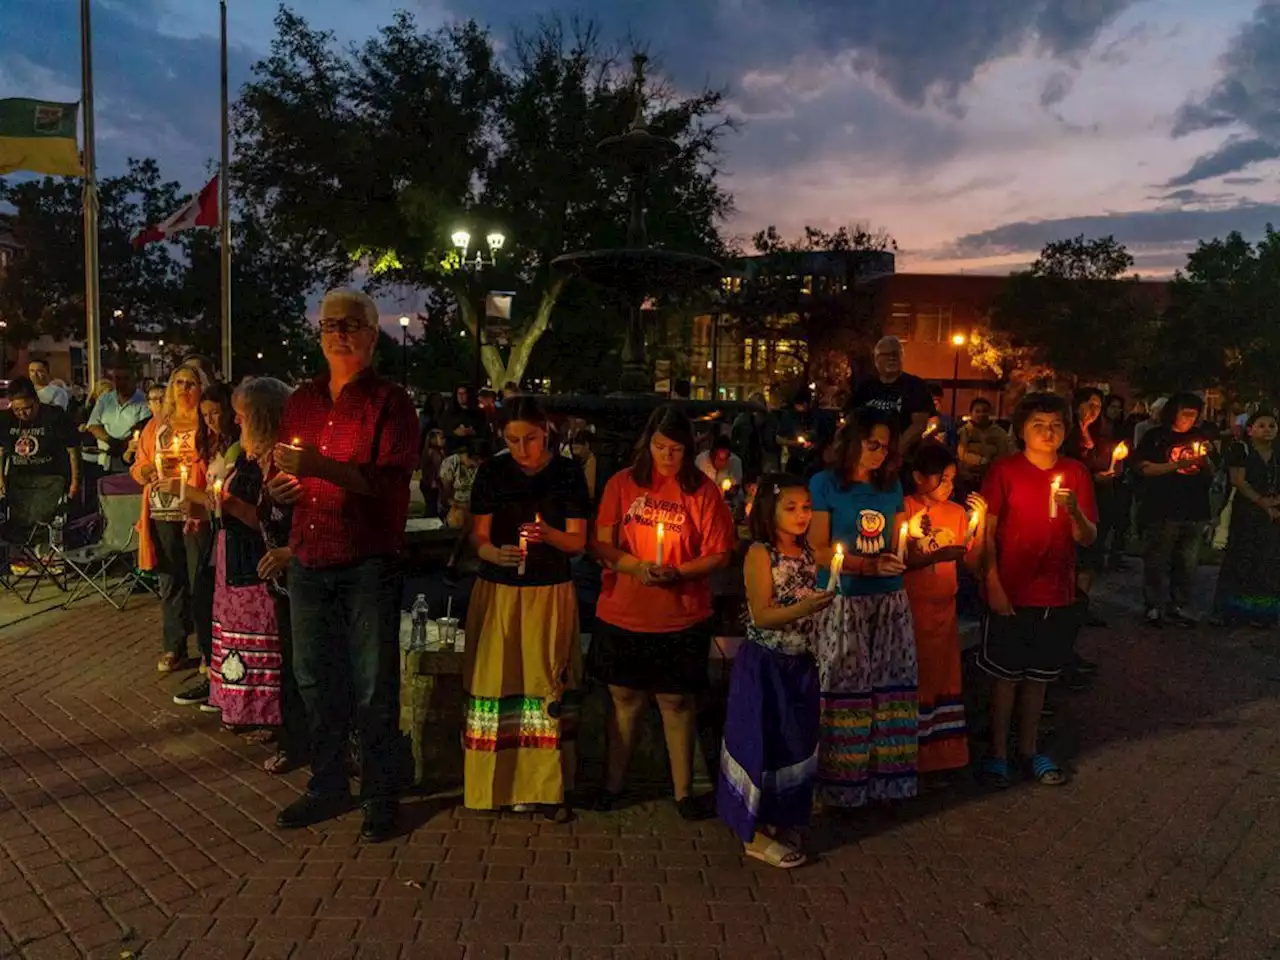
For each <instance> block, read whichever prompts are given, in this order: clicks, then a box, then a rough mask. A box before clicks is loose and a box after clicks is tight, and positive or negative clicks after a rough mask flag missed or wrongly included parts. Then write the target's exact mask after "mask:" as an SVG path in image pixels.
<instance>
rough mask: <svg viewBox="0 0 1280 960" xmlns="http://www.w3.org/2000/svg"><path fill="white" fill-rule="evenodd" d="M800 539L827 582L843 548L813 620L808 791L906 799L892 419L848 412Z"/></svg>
mask: <svg viewBox="0 0 1280 960" xmlns="http://www.w3.org/2000/svg"><path fill="white" fill-rule="evenodd" d="M809 489H810V491H811V493H812V495H813V510H814V514H813V525H812V527H811V528H810V532H809V543H810V545H811V546H812V548H813V551H814V553H815V555H816V557H817V561H818V563H819V564H820V566H821V570H820V573H819V578H820V579H819V585H820V586H821V587H823V588H825V587H826V586H827V583H828V580H829V577H830V574H829V573H828V571H827V565H828V564H829V563H830V562H831V560H832V556H833V554H834V547H835V543H836V542H837V541H838V542H841V543H844V544H846V545H847V548H848V549H847V552H846V554H845V558H844V564H843V567H844V576H843V577H841V583H840V589H839V595H838V596H837V597H836V598H835V601H834V603H833V604H832V605H831V607H830V608H829V609H828V610H827V611H826V612H825V613H824V614H823V615H822V617H821V618H820V625H819V628H818V638H817V654H818V657H817V658H818V673H819V677H820V679H821V687H822V737H821V742H820V747H819V756H818V780H819V783H818V791H819V797H820V799H821V800H822V801H823V802H824V803H827V804H831V805H834V806H842V807H858V806H862V805H863V804H865V803H867V802H868V801H869V800H900V799H904V798H907V797H912V796H915V794H916V716H917V706H916V682H917V677H916V644H915V634H914V631H913V629H912V623H911V606H910V603H909V602H908V600H907V595H906V592H905V591H904V590H903V587H902V573H903V570H904V569H905V566H904V564H903V562H902V560H901V559H900V558H899V555H898V549H899V547H900V544H899V542H898V541H899V539H900V537H901V529H902V524H903V523H904V522H905V521H906V519H907V517H906V514H905V512H904V510H903V506H904V505H903V495H902V484H901V483H900V482H899V481H898V456H897V434H896V426H895V421H893V420H891V419H890V418H889V416H888V415H887V414H884V413H880V412H878V411H873V410H858V411H855V412H854V413H853V414H851V415H850V416H849V417H848V418H847V420H846V423H845V426H844V427H843V428H842V429H841V431H840V434H839V436H838V438H837V445H836V450H835V455H834V464H833V466H831V467H830V468H828V469H826V470H823V471H822V472H820V473H818V474H817V475H816V476H814V477H813V479H812V480H811V481H810V485H809Z"/></svg>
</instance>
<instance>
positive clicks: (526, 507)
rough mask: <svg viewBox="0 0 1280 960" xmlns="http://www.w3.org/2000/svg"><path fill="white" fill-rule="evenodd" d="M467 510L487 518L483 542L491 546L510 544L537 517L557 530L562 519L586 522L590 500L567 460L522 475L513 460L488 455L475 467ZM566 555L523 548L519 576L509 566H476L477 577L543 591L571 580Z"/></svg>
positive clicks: (576, 468)
mask: <svg viewBox="0 0 1280 960" xmlns="http://www.w3.org/2000/svg"><path fill="white" fill-rule="evenodd" d="M471 512H472V514H474V515H475V516H478V517H486V516H487V517H492V518H493V521H492V525H491V527H490V529H489V540H490V542H491V543H493V545H494V546H495V547H507V546H516V545H517V544H519V542H520V526H521V525H522V524H525V523H533V522H534V520H535V519H537V516H538V515H539V514H541V515H542V519H543V521H544V522H546V523H548V524H550V525H551V526H553V527H556V528H557V529H559V530H564V529H565V524H566V521H568V520H586V519H587V518H588V517H589V516H590V514H591V499H590V497H589V496H588V495H587V481H586V478H585V477H584V476H583V474H582V467H580V466H579V465H578V463H577V462H576V461H574V460H571V459H569V458H568V457H560V456H553V457H552V458H551V461H550V462H549V463H548V464H547V465H546V466H545V467H543V468H542V469H541V470H540V471H539V472H537V473H534V474H528V473H525V472H524V471H523V470H522V469H520V465H519V464H517V463H516V461H515V458H514V457H494V458H493V459H491V460H489V461H488V462H486V463H485V464H483V465H482V466H481V467H480V470H479V472H477V473H476V480H475V485H474V486H472V488H471ZM569 560H570V557H569V555H568V554H565V553H561V552H560V551H559V550H557V549H555V547H552V546H550V545H548V544H545V543H531V544H529V554H528V557H527V558H526V560H525V571H524V576H520V574H519V573H518V572H517V570H516V569H515V568H514V567H499V566H497V565H495V564H492V563H488V562H482V563H481V564H480V576H481V577H482V578H483V579H485V580H488V581H489V582H491V583H503V584H506V585H508V586H513V587H547V586H552V585H553V584H558V583H568V582H569V581H570V580H572V579H573V577H572V573H571V572H570V569H569Z"/></svg>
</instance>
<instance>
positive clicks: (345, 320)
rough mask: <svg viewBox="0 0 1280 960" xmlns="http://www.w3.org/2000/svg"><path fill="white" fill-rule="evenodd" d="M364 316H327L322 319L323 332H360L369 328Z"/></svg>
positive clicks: (321, 328) (321, 330)
mask: <svg viewBox="0 0 1280 960" xmlns="http://www.w3.org/2000/svg"><path fill="white" fill-rule="evenodd" d="M368 326H369V323H368V321H366V320H365V319H364V317H325V318H324V319H323V320H321V321H320V332H321V333H359V332H360V331H361V330H364V329H367V328H368Z"/></svg>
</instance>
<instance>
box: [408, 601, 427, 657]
mask: <svg viewBox="0 0 1280 960" xmlns="http://www.w3.org/2000/svg"><path fill="white" fill-rule="evenodd" d="M409 612H410V614H411V615H412V617H413V629H412V632H411V633H410V635H409V649H410V650H411V651H412V652H414V653H421V652H422V651H424V650H426V649H427V619H428V617H427V614H428V612H429V611H428V608H427V595H426V594H425V593H420V594H418V598H417V599H416V600H414V601H413V606H412V607H411V608H410V610H409Z"/></svg>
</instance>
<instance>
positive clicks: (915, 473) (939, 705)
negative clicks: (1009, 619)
mask: <svg viewBox="0 0 1280 960" xmlns="http://www.w3.org/2000/svg"><path fill="white" fill-rule="evenodd" d="M958 469H959V464H958V462H957V459H956V456H955V455H954V454H953V453H952V452H951V451H950V450H948V449H947V448H946V447H944V446H942V445H941V444H937V443H933V444H922V445H921V446H920V448H919V450H918V451H917V453H916V455H915V458H914V459H913V461H912V472H911V476H912V479H913V480H914V481H915V493H914V494H912V495H911V496H909V497H907V499H906V512H907V515H908V516H909V517H910V518H911V519H910V521H909V524H910V525H909V531H908V532H909V536H908V541H909V543H910V545H911V549H910V551H909V552H908V554H907V572H906V575H905V576H904V577H903V581H904V585H905V587H906V591H907V597H908V599H909V600H910V601H911V621H912V624H913V627H914V630H915V637H916V659H917V661H918V665H919V710H920V725H919V744H920V751H919V758H918V763H919V766H918V769H919V771H920V774H921V776H922V777H923V776H924V775H926V774H938V773H943V772H945V771H949V770H958V769H960V768H961V767H965V766H968V764H969V731H968V726H967V724H966V722H965V714H964V691H963V684H962V678H963V672H962V670H961V667H960V624H959V621H958V620H957V618H956V592H957V591H958V589H959V585H960V580H959V572H958V570H957V564H958V563H961V562H963V563H964V565H965V567H966V568H967V569H968V570H969V572H970V573H972V574H974V575H975V576H976V575H977V574H978V572H979V570H980V569H981V563H982V551H983V543H984V541H983V537H982V531H983V523H984V520H985V516H986V512H987V504H986V501H984V500H983V499H982V497H981V496H979V495H978V494H976V493H971V494H969V496H968V498H967V500H966V503H967V506H968V510H967V511H966V510H965V508H964V507H962V506H960V504H958V503H955V502H954V501H953V500H952V499H951V497H952V494H953V493H954V492H955V485H956V477H957V471H958Z"/></svg>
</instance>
